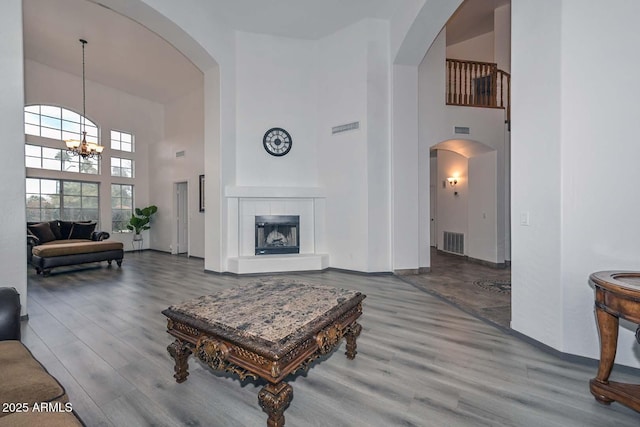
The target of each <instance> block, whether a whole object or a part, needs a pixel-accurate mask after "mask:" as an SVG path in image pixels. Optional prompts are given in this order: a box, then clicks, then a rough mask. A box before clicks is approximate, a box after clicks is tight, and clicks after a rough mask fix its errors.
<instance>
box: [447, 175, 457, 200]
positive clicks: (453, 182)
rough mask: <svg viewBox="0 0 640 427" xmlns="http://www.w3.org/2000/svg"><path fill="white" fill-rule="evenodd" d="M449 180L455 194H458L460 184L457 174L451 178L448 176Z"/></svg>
mask: <svg viewBox="0 0 640 427" xmlns="http://www.w3.org/2000/svg"><path fill="white" fill-rule="evenodd" d="M447 182H448V183H449V185H450V186H451V188H453V195H454V196H457V195H458V192H457V191H456V185H457V184H458V178H456V177H455V176H450V177H449V178H447Z"/></svg>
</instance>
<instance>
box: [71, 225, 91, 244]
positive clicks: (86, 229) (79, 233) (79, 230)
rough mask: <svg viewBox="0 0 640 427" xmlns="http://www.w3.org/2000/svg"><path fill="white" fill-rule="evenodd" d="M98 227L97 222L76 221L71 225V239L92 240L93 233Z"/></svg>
mask: <svg viewBox="0 0 640 427" xmlns="http://www.w3.org/2000/svg"><path fill="white" fill-rule="evenodd" d="M95 229H96V223H95V222H90V223H81V222H74V223H73V226H72V227H71V233H70V234H69V239H89V240H91V233H93V231H94V230H95Z"/></svg>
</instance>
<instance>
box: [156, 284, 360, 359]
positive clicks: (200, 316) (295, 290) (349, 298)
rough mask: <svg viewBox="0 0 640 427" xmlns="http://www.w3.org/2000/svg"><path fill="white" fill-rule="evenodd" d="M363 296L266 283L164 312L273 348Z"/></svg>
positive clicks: (344, 290) (190, 301) (299, 335)
mask: <svg viewBox="0 0 640 427" xmlns="http://www.w3.org/2000/svg"><path fill="white" fill-rule="evenodd" d="M364 297H365V296H364V295H362V294H361V293H360V292H357V291H351V290H346V289H340V288H334V287H329V286H321V285H312V284H309V283H301V282H295V281H291V280H284V279H269V280H261V281H258V282H255V283H250V284H247V285H243V286H238V287H234V288H230V289H225V290H223V291H220V292H217V293H215V294H212V295H205V296H201V297H198V298H195V299H192V300H189V301H185V302H182V303H180V304H176V305H173V306H171V307H169V309H168V310H165V311H163V313H164V314H165V315H167V316H168V317H178V318H179V320H181V321H185V320H187V321H188V323H190V324H191V325H194V326H196V327H201V328H203V329H206V330H209V331H214V332H216V333H220V332H222V334H221V335H222V336H226V337H227V338H231V339H234V338H235V339H236V340H238V341H242V342H247V341H253V342H254V343H256V344H259V345H261V346H266V347H268V348H271V349H275V348H281V347H282V346H284V345H286V344H287V343H288V341H290V340H295V339H296V338H301V337H303V336H304V335H305V331H307V330H308V329H312V328H313V327H314V325H322V324H323V320H324V319H325V318H327V319H328V320H327V321H330V320H331V319H329V318H330V317H331V316H332V315H335V314H336V313H341V312H342V311H346V310H348V309H350V308H351V307H353V306H355V305H356V304H358V303H359V302H360V301H362V300H363V299H364ZM176 313H177V314H178V316H175V314H176ZM324 323H326V322H324Z"/></svg>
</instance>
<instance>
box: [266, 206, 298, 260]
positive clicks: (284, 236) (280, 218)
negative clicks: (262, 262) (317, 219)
mask: <svg viewBox="0 0 640 427" xmlns="http://www.w3.org/2000/svg"><path fill="white" fill-rule="evenodd" d="M299 228H300V216H298V215H263V216H256V255H270V254H298V253H300V233H299V232H298V231H299V230H298V229H299Z"/></svg>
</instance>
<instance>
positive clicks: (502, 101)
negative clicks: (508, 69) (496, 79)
mask: <svg viewBox="0 0 640 427" xmlns="http://www.w3.org/2000/svg"><path fill="white" fill-rule="evenodd" d="M500 107H501V108H504V73H502V72H501V73H500Z"/></svg>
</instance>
